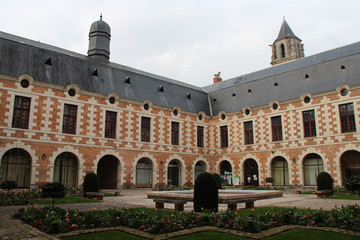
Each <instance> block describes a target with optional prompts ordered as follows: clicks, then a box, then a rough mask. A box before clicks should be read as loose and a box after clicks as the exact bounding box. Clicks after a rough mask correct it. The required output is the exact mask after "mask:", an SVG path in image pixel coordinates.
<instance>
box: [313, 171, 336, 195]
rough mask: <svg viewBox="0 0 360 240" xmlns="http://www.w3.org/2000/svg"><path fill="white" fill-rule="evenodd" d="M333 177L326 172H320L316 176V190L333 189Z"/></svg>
mask: <svg viewBox="0 0 360 240" xmlns="http://www.w3.org/2000/svg"><path fill="white" fill-rule="evenodd" d="M333 183H334V179H333V178H332V177H331V176H330V174H329V173H327V172H321V173H319V175H318V176H317V190H318V191H320V190H331V191H333Z"/></svg>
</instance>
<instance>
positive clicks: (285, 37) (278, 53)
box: [270, 17, 305, 66]
mask: <svg viewBox="0 0 360 240" xmlns="http://www.w3.org/2000/svg"><path fill="white" fill-rule="evenodd" d="M301 41H302V40H301V39H300V38H298V37H297V36H295V34H294V33H293V31H292V30H291V28H290V26H289V24H288V23H287V22H286V20H285V17H284V19H283V22H282V24H281V28H280V31H279V35H278V36H277V38H276V40H275V41H274V43H273V44H272V45H270V46H271V50H272V55H271V62H270V63H271V65H273V66H274V65H277V64H280V63H284V62H289V61H292V60H295V59H299V58H302V57H304V56H305V55H304V44H302V43H301Z"/></svg>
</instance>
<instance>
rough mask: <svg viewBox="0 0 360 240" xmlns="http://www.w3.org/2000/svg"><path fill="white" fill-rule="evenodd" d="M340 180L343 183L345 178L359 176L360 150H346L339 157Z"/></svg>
mask: <svg viewBox="0 0 360 240" xmlns="http://www.w3.org/2000/svg"><path fill="white" fill-rule="evenodd" d="M340 167H341V180H342V183H343V185H344V183H345V180H346V178H348V177H352V176H355V175H357V176H360V151H359V150H347V151H346V152H344V153H343V154H342V155H341V157H340Z"/></svg>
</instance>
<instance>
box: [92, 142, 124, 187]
mask: <svg viewBox="0 0 360 240" xmlns="http://www.w3.org/2000/svg"><path fill="white" fill-rule="evenodd" d="M105 156H113V157H114V158H116V159H117V161H118V165H117V180H116V182H117V189H120V188H121V186H122V185H123V182H124V177H125V176H124V175H125V163H124V160H123V157H122V156H121V155H120V154H119V153H118V152H117V151H114V150H111V149H106V150H104V151H101V152H100V153H99V154H98V155H97V156H96V157H95V163H94V165H93V167H92V169H93V171H94V172H97V171H98V165H99V162H100V160H101V159H102V158H103V157H105Z"/></svg>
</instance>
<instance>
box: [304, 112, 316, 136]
mask: <svg viewBox="0 0 360 240" xmlns="http://www.w3.org/2000/svg"><path fill="white" fill-rule="evenodd" d="M302 114H303V122H304V137H315V136H316V127H315V111H314V110H309V111H303V112H302Z"/></svg>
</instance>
